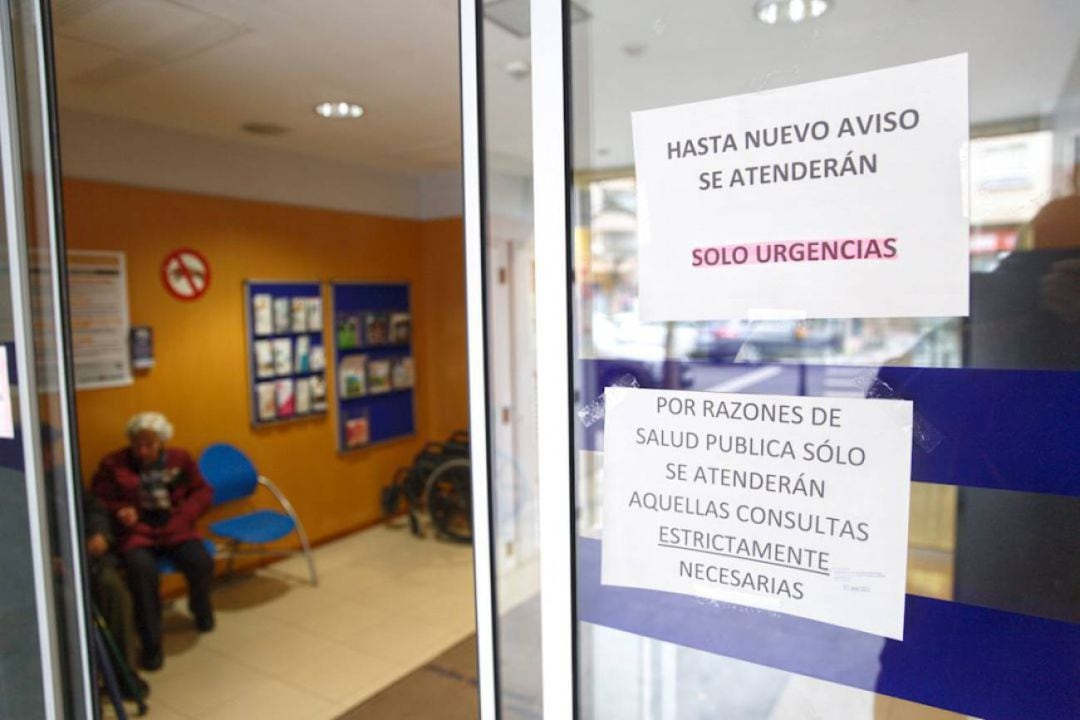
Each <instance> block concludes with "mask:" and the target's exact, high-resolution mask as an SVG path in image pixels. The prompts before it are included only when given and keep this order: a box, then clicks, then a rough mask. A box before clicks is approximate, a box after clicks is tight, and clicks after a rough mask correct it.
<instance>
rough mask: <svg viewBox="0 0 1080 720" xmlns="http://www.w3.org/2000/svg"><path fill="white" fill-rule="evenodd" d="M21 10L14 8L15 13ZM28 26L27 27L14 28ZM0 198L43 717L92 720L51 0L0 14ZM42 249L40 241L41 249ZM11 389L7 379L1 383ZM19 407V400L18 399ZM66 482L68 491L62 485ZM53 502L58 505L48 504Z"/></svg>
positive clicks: (18, 0)
mask: <svg viewBox="0 0 1080 720" xmlns="http://www.w3.org/2000/svg"><path fill="white" fill-rule="evenodd" d="M12 5H17V7H12ZM20 18H23V23H22V24H21V25H16V21H17V20H18V19H20ZM17 38H18V39H19V40H21V41H22V43H23V44H24V45H25V46H27V47H29V48H30V49H32V50H33V57H32V58H26V62H27V67H26V68H24V72H26V73H33V74H34V76H33V77H32V79H30V78H27V77H22V78H20V77H19V70H18V67H17V64H16V62H15V54H16V52H17V51H18V48H17V45H16V39H17ZM0 53H2V57H0V173H2V175H0V190H2V192H3V203H4V224H5V233H6V240H7V245H8V263H9V272H10V282H11V301H12V304H11V311H12V320H13V327H14V343H13V344H14V350H15V357H14V363H15V377H16V382H17V388H18V396H19V401H18V411H19V415H18V419H19V425H20V426H21V428H22V450H23V458H24V460H23V464H24V467H23V472H24V474H25V478H26V492H27V504H28V511H29V518H28V519H29V527H30V535H31V538H30V542H31V552H32V561H33V568H34V586H35V587H34V592H35V605H36V612H37V625H38V638H39V647H40V660H41V680H42V691H43V696H44V697H43V705H44V710H45V717H46V718H49V720H53V719H54V718H65V717H67V716H68V714H67V711H66V709H65V708H66V707H68V706H70V707H71V708H72V712H74V713H75V714H76V716H79V717H85V718H91V717H96V713H97V706H98V698H97V691H96V684H95V683H94V681H93V673H92V667H91V660H90V632H91V622H90V613H89V608H88V602H87V598H88V597H89V594H88V590H87V586H88V584H87V575H86V563H85V554H84V550H83V544H82V537H83V533H82V519H81V516H82V513H81V492H80V489H79V487H78V474H77V472H76V468H77V463H78V453H77V452H76V449H75V448H76V446H75V415H74V394H73V386H72V384H71V377H72V375H71V367H72V366H71V357H72V354H71V342H70V332H69V330H70V328H69V325H70V322H69V320H70V316H69V313H68V312H67V291H66V263H65V254H64V247H65V244H64V237H63V229H62V228H63V223H62V214H61V201H60V197H61V189H60V150H59V146H58V143H57V115H56V84H55V78H54V59H53V48H52V22H51V15H50V7H49V3H48V2H47V0H14V1H13V2H11V3H5V4H4V7H3V12H2V13H0ZM20 82H24V83H26V86H27V88H28V89H37V91H38V94H37V95H36V96H30V95H20V93H19V91H18V87H19V84H20ZM20 102H24V103H31V104H34V105H36V107H34V108H33V112H28V113H26V115H29V116H30V117H37V118H39V119H40V125H39V126H37V127H23V126H22V124H21V119H20V118H21V116H22V113H20ZM28 134H31V135H36V136H37V137H38V138H39V140H40V147H36V148H32V150H31V152H32V153H33V154H34V155H38V154H40V157H38V158H37V160H38V162H39V163H40V172H41V176H40V178H38V179H37V182H39V183H41V186H42V188H43V190H44V193H43V194H44V208H43V210H44V213H43V214H44V223H42V224H43V225H44V227H40V226H39V227H37V229H36V230H31V228H32V227H33V226H32V225H31V223H30V222H29V221H28V218H27V217H26V204H25V200H26V193H27V188H26V186H27V185H28V184H29V183H33V182H35V180H34V178H33V168H32V167H26V166H25V158H24V156H23V144H22V140H23V138H24V137H25V136H26V135H28ZM33 232H36V233H38V234H39V236H40V238H41V239H43V240H44V241H45V242H46V243H47V246H46V249H47V255H44V256H43V258H44V262H45V263H47V267H46V268H45V270H46V271H47V273H48V282H49V284H50V290H51V292H50V294H49V303H50V305H51V311H52V312H51V317H49V318H48V320H49V322H50V323H51V324H52V332H51V333H50V334H51V335H52V338H51V339H52V348H53V354H52V356H51V357H46V356H44V355H43V354H42V353H45V352H48V349H47V348H44V349H43V348H36V347H35V343H34V340H35V318H34V310H33V307H34V303H33V300H32V297H31V289H32V288H31V270H32V265H33V263H34V262H35V258H36V256H35V254H34V253H33V252H32V244H33V243H34V242H35V241H34V238H33V236H32V233H33ZM38 244H39V245H40V244H41V240H40V239H39V240H38ZM41 362H46V363H49V364H51V365H52V366H53V367H55V373H56V378H55V379H56V387H55V388H52V387H49V388H48V389H47V392H49V393H55V395H56V398H57V405H58V409H59V415H60V425H61V427H60V428H59V430H60V434H61V439H60V442H61V443H62V449H63V460H62V463H63V472H62V475H61V477H60V483H58V485H57V487H54V488H52V490H51V491H50V489H49V488H48V487H47V486H46V481H45V475H46V469H45V465H44V453H45V452H46V450H47V449H46V448H45V447H44V440H43V437H42V436H41V433H39V432H38V428H39V426H40V423H41V411H40V407H39V405H38V397H39V392H40V391H41V385H40V382H39V378H38V374H39V373H38V369H37V368H38V366H39V363H41ZM4 382H7V379H5V380H4ZM12 401H13V402H12V404H13V405H14V404H15V403H14V398H13V399H12ZM61 483H62V486H61ZM50 493H52V494H55V497H50ZM50 501H54V504H55V505H57V506H58V507H59V508H61V509H62V511H63V512H62V514H58V516H57V517H56V518H54V521H55V522H56V523H63V524H64V525H65V529H64V532H66V533H67V535H68V536H69V537H70V538H71V542H72V547H70V548H63V547H55V545H56V544H57V543H60V544H63V541H62V540H54V539H53V537H52V534H51V533H50V532H49V526H50V518H49V508H48V506H49V503H50ZM54 557H61V558H65V559H67V560H68V561H69V563H70V564H69V566H68V567H67V568H66V575H67V578H66V582H69V583H70V585H71V595H72V597H73V598H74V612H73V619H74V620H75V623H76V624H77V627H75V628H71V629H70V630H69V632H70V633H71V634H72V635H73V636H74V637H76V638H77V644H76V646H75V647H74V648H73V650H74V653H75V657H74V658H68V660H69V661H73V666H72V667H71V668H70V669H71V670H72V671H73V672H74V673H77V674H78V682H77V683H76V682H75V680H74V678H71V677H70V676H69V677H68V679H67V681H65V677H64V671H63V670H62V669H61V666H62V663H63V661H64V658H62V657H60V640H59V635H58V630H59V626H58V623H59V621H58V616H59V615H60V613H61V612H63V611H62V609H61V601H60V600H59V599H58V597H57V591H56V582H55V581H54V572H55V571H54V567H53V558H54ZM75 687H81V688H82V689H83V690H84V692H83V693H82V697H72V696H70V694H71V693H73V692H74V688H75Z"/></svg>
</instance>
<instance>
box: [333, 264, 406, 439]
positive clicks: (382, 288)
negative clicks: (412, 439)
mask: <svg viewBox="0 0 1080 720" xmlns="http://www.w3.org/2000/svg"><path fill="white" fill-rule="evenodd" d="M331 300H332V302H333V315H332V316H333V323H334V325H333V328H332V331H333V334H334V335H333V344H334V369H335V377H336V378H337V382H336V384H337V392H336V397H337V403H338V450H340V451H342V452H345V451H350V450H359V449H361V448H364V447H366V446H368V445H371V444H373V443H379V442H385V441H387V440H393V439H395V438H401V437H409V436H412V435H414V434H415V433H416V423H415V415H416V407H415V401H414V395H413V384H414V379H415V378H414V362H413V353H412V335H413V332H412V311H411V309H410V307H411V306H410V304H409V286H408V284H406V283H378V284H376V283H344V282H343V283H334V284H333V285H332V286H331Z"/></svg>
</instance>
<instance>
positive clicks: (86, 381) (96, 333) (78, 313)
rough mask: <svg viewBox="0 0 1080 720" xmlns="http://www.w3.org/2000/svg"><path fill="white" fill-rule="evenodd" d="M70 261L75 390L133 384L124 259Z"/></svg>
mask: <svg viewBox="0 0 1080 720" xmlns="http://www.w3.org/2000/svg"><path fill="white" fill-rule="evenodd" d="M67 258H68V268H67V269H68V291H69V293H70V302H69V307H70V312H71V323H70V325H71V344H72V354H73V356H74V357H73V361H74V369H75V387H76V388H78V389H80V390H83V389H87V388H105V387H117V386H120V385H130V384H131V383H132V382H133V379H132V374H131V351H130V348H129V342H130V323H129V319H128V318H129V315H128V292H127V262H126V258H125V255H124V253H122V252H105V251H98V250H93V251H91V250H70V251H68V254H67ZM43 327H48V325H47V324H46V325H43ZM46 374H47V373H46Z"/></svg>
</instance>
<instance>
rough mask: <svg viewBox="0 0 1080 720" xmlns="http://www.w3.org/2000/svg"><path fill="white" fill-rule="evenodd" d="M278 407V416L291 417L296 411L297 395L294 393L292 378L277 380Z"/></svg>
mask: <svg viewBox="0 0 1080 720" xmlns="http://www.w3.org/2000/svg"><path fill="white" fill-rule="evenodd" d="M276 390H277V392H276V393H275V394H276V398H275V399H276V400H277V403H276V407H275V409H276V410H277V416H278V417H279V418H281V417H289V416H290V415H293V414H295V413H296V396H295V395H294V393H293V381H292V380H291V379H287V380H278V381H277V387H276Z"/></svg>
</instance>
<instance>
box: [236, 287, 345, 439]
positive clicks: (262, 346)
mask: <svg viewBox="0 0 1080 720" xmlns="http://www.w3.org/2000/svg"><path fill="white" fill-rule="evenodd" d="M244 307H245V317H246V319H247V349H248V378H249V384H250V387H249V388H248V395H249V397H250V398H251V423H252V424H253V425H269V424H271V423H280V422H287V421H290V420H300V419H304V418H308V417H313V416H325V415H326V409H327V399H326V398H327V389H326V345H325V343H324V341H323V325H324V321H323V298H322V285H321V284H320V283H318V282H288V281H257V280H248V281H247V282H245V283H244Z"/></svg>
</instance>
